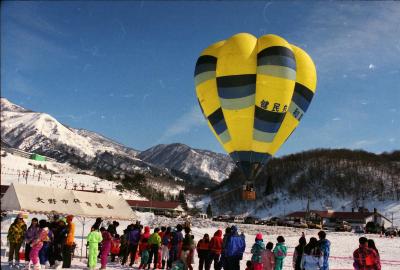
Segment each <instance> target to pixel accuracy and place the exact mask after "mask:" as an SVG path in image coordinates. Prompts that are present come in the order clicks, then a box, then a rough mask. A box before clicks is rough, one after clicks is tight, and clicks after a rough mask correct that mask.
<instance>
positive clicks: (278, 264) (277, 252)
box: [274, 235, 287, 270]
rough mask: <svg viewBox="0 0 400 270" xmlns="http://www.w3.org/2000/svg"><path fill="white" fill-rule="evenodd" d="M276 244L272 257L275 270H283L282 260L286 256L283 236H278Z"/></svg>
mask: <svg viewBox="0 0 400 270" xmlns="http://www.w3.org/2000/svg"><path fill="white" fill-rule="evenodd" d="M276 240H277V241H278V243H277V244H276V246H275V248H274V256H275V270H282V269H283V260H284V259H285V257H286V255H287V247H286V246H285V238H283V236H281V235H280V236H278V238H276Z"/></svg>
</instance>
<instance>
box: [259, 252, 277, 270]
mask: <svg viewBox="0 0 400 270" xmlns="http://www.w3.org/2000/svg"><path fill="white" fill-rule="evenodd" d="M261 263H262V264H263V269H264V270H274V268H275V256H274V253H273V252H272V251H271V250H268V249H266V250H263V252H262V253H261Z"/></svg>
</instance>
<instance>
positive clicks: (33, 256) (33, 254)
mask: <svg viewBox="0 0 400 270" xmlns="http://www.w3.org/2000/svg"><path fill="white" fill-rule="evenodd" d="M48 234H49V229H48V228H44V229H43V230H41V232H40V235H39V237H38V238H36V239H35V240H33V241H32V243H31V250H30V252H29V258H30V260H31V262H32V264H33V268H34V269H35V270H38V269H40V263H39V251H40V249H41V248H42V247H43V241H47V240H48V237H49V236H48ZM29 263H30V262H29ZM29 268H30V266H29V265H28V269H29Z"/></svg>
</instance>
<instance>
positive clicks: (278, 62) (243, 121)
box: [194, 33, 317, 180]
mask: <svg viewBox="0 0 400 270" xmlns="http://www.w3.org/2000/svg"><path fill="white" fill-rule="evenodd" d="M194 79H195V85H196V94H197V98H198V101H199V104H200V107H201V110H202V112H203V114H204V116H205V118H206V119H207V122H208V125H209V127H210V129H211V130H212V132H213V133H214V135H215V136H216V137H217V139H218V141H219V142H220V143H221V144H222V146H223V148H224V149H225V151H226V152H227V153H229V155H230V156H231V157H232V159H233V160H234V161H235V163H236V165H237V166H238V167H239V168H240V169H241V170H242V171H243V173H244V175H245V176H246V178H247V179H248V180H254V179H255V177H256V176H257V175H258V173H259V172H260V171H261V169H262V168H263V167H264V165H265V164H266V163H267V162H268V160H269V159H270V158H271V156H273V155H274V154H275V153H276V152H277V151H278V149H279V148H280V147H281V145H282V144H283V143H284V142H285V141H286V140H287V139H288V137H289V136H290V135H291V134H292V132H293V131H294V130H295V129H296V127H297V125H298V124H299V122H300V120H301V119H302V117H303V115H304V113H305V112H306V111H307V109H308V107H309V105H310V102H311V100H312V98H313V96H314V94H315V90H316V84H317V74H316V69H315V65H314V63H313V61H312V59H311V57H310V56H309V55H308V54H307V53H306V52H305V51H303V50H302V49H300V48H298V47H296V46H294V45H292V44H289V43H288V42H287V41H286V40H285V39H283V38H281V37H279V36H277V35H265V36H262V37H260V38H258V39H257V38H256V37H254V36H253V35H251V34H248V33H239V34H236V35H234V36H232V37H230V38H229V39H227V40H223V41H219V42H217V43H215V44H212V45H211V46H209V47H208V48H206V49H205V50H204V51H203V52H202V53H201V55H200V57H199V58H198V60H197V63H196V68H195V72H194Z"/></svg>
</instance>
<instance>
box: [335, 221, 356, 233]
mask: <svg viewBox="0 0 400 270" xmlns="http://www.w3.org/2000/svg"><path fill="white" fill-rule="evenodd" d="M351 230H352V228H351V225H350V223H348V222H347V221H342V222H338V223H336V226H335V231H336V232H351Z"/></svg>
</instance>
